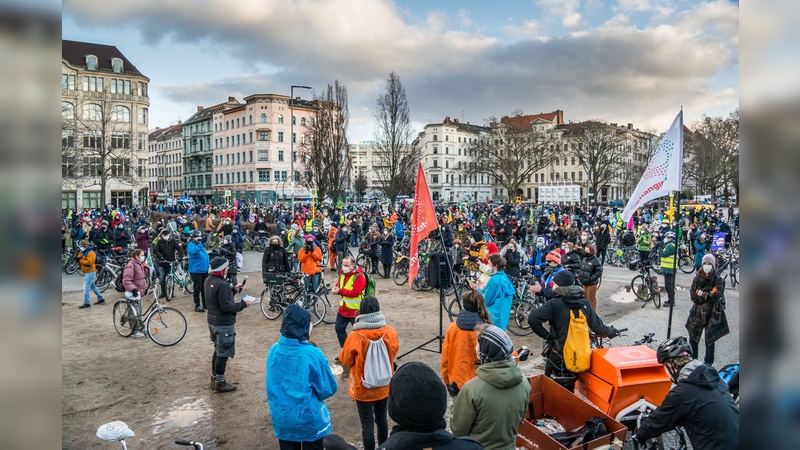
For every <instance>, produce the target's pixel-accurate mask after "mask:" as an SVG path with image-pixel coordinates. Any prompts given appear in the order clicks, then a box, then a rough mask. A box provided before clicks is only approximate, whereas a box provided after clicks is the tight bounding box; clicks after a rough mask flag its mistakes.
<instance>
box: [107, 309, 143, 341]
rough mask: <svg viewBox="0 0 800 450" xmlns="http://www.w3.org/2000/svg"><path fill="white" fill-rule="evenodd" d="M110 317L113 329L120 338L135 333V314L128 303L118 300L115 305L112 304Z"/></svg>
mask: <svg viewBox="0 0 800 450" xmlns="http://www.w3.org/2000/svg"><path fill="white" fill-rule="evenodd" d="M111 316H112V318H113V320H114V329H115V330H117V333H118V334H119V335H120V336H122V337H128V336H130V335H132V334H133V332H134V331H136V323H137V319H136V318H135V317H136V314H135V312H134V310H133V306H131V304H130V302H128V301H126V300H119V301H117V303H114V309H113V310H112V313H111Z"/></svg>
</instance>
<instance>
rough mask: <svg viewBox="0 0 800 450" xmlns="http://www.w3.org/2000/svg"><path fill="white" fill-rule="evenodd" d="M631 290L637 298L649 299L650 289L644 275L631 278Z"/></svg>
mask: <svg viewBox="0 0 800 450" xmlns="http://www.w3.org/2000/svg"><path fill="white" fill-rule="evenodd" d="M631 291H633V295H635V296H636V298H637V299H639V300H645V299H647V295H648V294H649V293H650V290H649V289H648V283H647V280H646V279H645V277H644V276H642V275H636V276H635V277H633V279H632V280H631Z"/></svg>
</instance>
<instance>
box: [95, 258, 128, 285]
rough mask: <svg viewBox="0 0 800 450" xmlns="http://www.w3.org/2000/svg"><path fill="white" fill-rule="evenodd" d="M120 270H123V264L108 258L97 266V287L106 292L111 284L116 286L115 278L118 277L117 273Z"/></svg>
mask: <svg viewBox="0 0 800 450" xmlns="http://www.w3.org/2000/svg"><path fill="white" fill-rule="evenodd" d="M120 270H122V266H118V265H116V264H113V263H111V262H110V261H109V260H108V258H106V259H105V261H104V262H103V263H102V264H101V265H100V266H98V268H97V278H96V279H95V285H97V289H100V292H105V291H106V289H108V287H109V286H116V284H115V283H114V280H116V279H117V274H118V273H119V271H120Z"/></svg>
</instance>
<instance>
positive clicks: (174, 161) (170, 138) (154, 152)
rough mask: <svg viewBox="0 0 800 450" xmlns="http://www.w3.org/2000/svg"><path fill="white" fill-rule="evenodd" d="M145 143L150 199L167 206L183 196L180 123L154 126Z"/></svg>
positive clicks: (181, 133) (181, 131)
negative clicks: (164, 126)
mask: <svg viewBox="0 0 800 450" xmlns="http://www.w3.org/2000/svg"><path fill="white" fill-rule="evenodd" d="M147 140H148V144H147V148H148V151H149V153H148V154H149V156H148V158H147V161H148V169H147V170H148V175H149V176H150V179H151V181H150V200H151V201H153V202H159V203H168V204H169V201H167V200H168V199H174V198H180V197H181V196H183V123H182V122H181V121H178V123H177V124H176V125H172V126H169V127H166V128H159V127H156V129H155V130H154V131H153V132H152V133H150V134H149V135H148V138H147ZM153 193H155V195H153ZM170 201H171V200H170Z"/></svg>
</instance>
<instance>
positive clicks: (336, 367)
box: [331, 364, 344, 377]
mask: <svg viewBox="0 0 800 450" xmlns="http://www.w3.org/2000/svg"><path fill="white" fill-rule="evenodd" d="M331 370H332V371H333V376H335V377H338V376H339V375H341V374H343V373H344V368H342V366H341V365H339V364H332V365H331Z"/></svg>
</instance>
